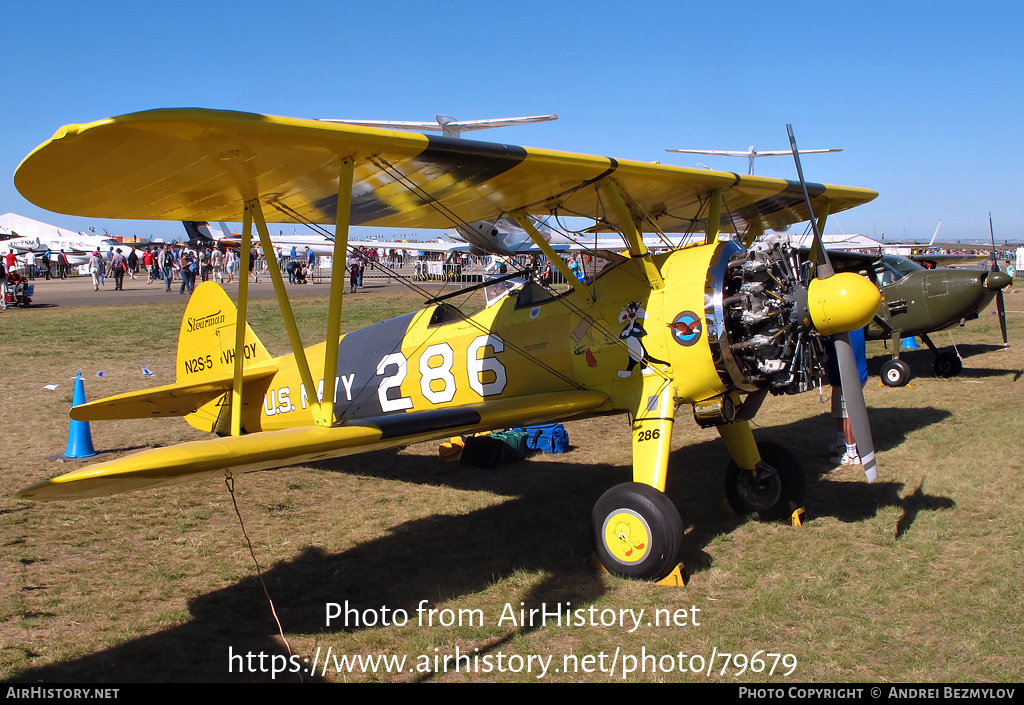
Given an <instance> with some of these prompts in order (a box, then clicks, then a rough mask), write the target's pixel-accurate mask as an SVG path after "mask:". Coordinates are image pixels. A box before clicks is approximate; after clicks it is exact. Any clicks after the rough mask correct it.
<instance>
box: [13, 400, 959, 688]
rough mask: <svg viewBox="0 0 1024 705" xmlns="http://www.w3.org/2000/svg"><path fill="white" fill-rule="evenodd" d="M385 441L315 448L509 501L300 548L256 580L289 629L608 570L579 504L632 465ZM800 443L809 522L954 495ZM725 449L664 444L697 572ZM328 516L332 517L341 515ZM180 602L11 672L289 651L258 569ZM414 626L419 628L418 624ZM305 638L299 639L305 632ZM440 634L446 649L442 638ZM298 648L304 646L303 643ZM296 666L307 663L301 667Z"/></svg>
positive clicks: (582, 600) (586, 598)
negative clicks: (495, 463)
mask: <svg viewBox="0 0 1024 705" xmlns="http://www.w3.org/2000/svg"><path fill="white" fill-rule="evenodd" d="M948 416H949V414H948V412H945V411H942V410H937V409H895V408H888V409H873V410H872V425H873V427H874V428H875V429H876V436H875V443H876V448H878V449H879V450H883V451H884V450H886V449H888V448H892V447H894V446H896V445H898V444H899V443H901V442H902V441H903V440H904V439H905V437H906V436H907V435H908V434H909V433H911V432H913V431H915V430H918V429H920V428H923V427H926V426H928V425H931V424H934V423H939V422H941V421H942V420H943V419H944V418H946V417H948ZM832 423H833V422H832V420H831V419H830V418H829V417H828V416H827V415H825V414H823V415H820V416H817V417H815V418H810V419H804V420H801V421H798V422H795V423H793V424H789V425H787V426H783V427H774V428H771V429H759V430H758V431H756V432H755V435H757V436H758V438H759V440H762V441H764V440H773V439H774V438H775V437H778V438H785V439H787V441H788V442H789V443H800V444H802V447H803V448H808V447H822V448H823V447H824V446H825V445H826V444H827V443H828V442H829V441H830V440H831V439H832V432H833V425H832ZM681 431H682V429H681ZM803 439H808V440H806V442H804V440H803ZM577 440H579V439H577ZM396 454H397V451H394V450H392V451H381V452H380V453H377V454H370V455H367V456H357V457H354V458H349V459H336V460H332V461H325V462H323V463H320V464H319V467H320V468H321V469H323V470H326V471H329V472H351V473H355V474H360V475H364V476H374V477H380V478H386V479H393V480H401V481H404V482H415V483H420V484H425V485H436V486H442V487H450V488H455V489H460V490H484V491H490V492H493V493H496V494H499V495H503V496H506V497H508V499H507V500H506V501H503V502H500V503H498V504H495V505H491V506H488V507H485V508H482V509H478V510H476V511H472V512H469V513H468V514H462V515H433V516H429V517H425V518H421V519H414V520H412V521H407V522H404V523H401V524H398V525H396V526H394V527H392V528H391V530H390V532H389V533H388V534H387V535H386V536H382V537H380V538H376V539H373V540H370V541H366V542H363V543H358V544H357V545H355V546H354V547H353V548H350V549H348V550H345V551H342V552H340V553H335V554H331V553H328V552H326V551H324V550H323V549H321V548H318V547H309V548H305V549H303V550H302V551H300V552H299V553H297V554H296V555H295V556H294V557H293V558H292V559H290V560H287V561H282V562H280V563H278V564H276V565H274V566H272V567H270V568H269V569H266V570H265V571H264V573H263V575H264V578H265V580H266V584H267V588H268V590H269V592H270V595H271V597H272V598H273V599H274V602H275V607H276V612H277V615H278V617H279V618H280V621H281V623H282V624H283V625H284V628H285V629H286V631H287V632H288V633H291V634H317V633H323V634H329V633H331V632H337V631H351V630H352V628H349V629H346V628H344V627H343V626H341V624H342V623H341V621H340V620H335V621H334V622H333V624H332V626H331V627H329V628H328V627H326V626H325V609H326V604H327V603H329V602H330V603H341V604H344V603H345V601H346V600H347V601H348V603H349V606H352V607H355V608H357V609H358V610H360V611H362V610H366V609H370V610H376V611H377V612H378V613H379V610H380V608H381V606H382V605H386V606H387V607H388V608H389V609H390V610H396V609H404V610H406V612H407V613H408V614H409V615H410V624H415V620H416V609H417V607H418V606H419V605H420V601H421V600H427V601H428V603H427V607H440V606H442V604H441V603H447V606H449V607H452V608H454V609H456V610H458V609H460V608H464V607H465V605H464V604H461V603H460V601H459V600H458V598H460V597H464V596H467V595H474V594H477V593H479V592H481V591H483V590H486V589H488V588H490V587H492V586H493V585H494V583H495V582H497V581H498V580H501V579H503V578H507V577H508V576H510V575H512V574H514V573H515V572H516V571H520V570H521V571H527V572H536V573H542V574H544V575H546V576H547V577H545V578H543V579H542V580H541V581H540V582H539V583H538V584H537V585H535V586H534V587H533V588H531V589H530V590H529V591H528V592H527V594H509V595H507V596H506V597H505V598H503V599H505V600H506V601H507V602H508V603H510V604H511V605H512V606H513V607H515V608H518V607H519V602H520V601H522V602H524V603H525V606H526V608H530V607H533V606H539V604H540V603H541V602H546V603H547V604H548V605H551V604H553V603H559V602H561V603H565V602H570V603H572V608H573V609H575V608H579V607H586V606H587V605H589V604H591V603H593V602H594V601H595V600H596V599H598V598H599V597H600V596H601V595H603V594H604V592H605V588H604V580H603V578H602V577H601V576H600V575H599V574H598V573H597V572H596V571H595V570H593V569H592V568H591V567H590V564H589V560H590V551H591V549H590V545H591V544H590V540H589V537H588V532H589V529H588V527H589V521H590V513H591V509H592V507H593V505H594V502H595V500H596V498H597V497H598V495H600V494H601V493H602V492H603V491H604V489H606V488H608V487H611V486H612V485H614V484H615V483H618V482H622V481H625V480H628V479H629V476H630V473H631V469H630V467H628V466H621V467H620V466H612V465H587V466H583V465H578V464H574V463H571V462H551V461H546V460H545V459H544V456H534V457H533V458H532V459H531V460H528V461H522V462H519V463H514V464H510V465H506V466H502V467H500V468H497V469H494V470H480V469H476V468H468V467H463V466H458V465H453V464H442V463H440V462H439V461H438V460H437V459H436V458H433V457H428V456H416V455H402V456H400V457H398V456H397V455H396ZM388 455H390V456H393V460H392V458H388V457H387V456H388ZM796 455H797V457H798V458H799V459H800V460H801V462H802V464H803V465H804V469H805V471H806V474H807V478H808V498H807V499H808V502H807V503H808V505H809V507H810V509H809V513H810V517H809V519H810V521H813V520H814V518H815V517H821V516H834V517H836V518H838V519H840V520H842V521H848V522H853V521H861V520H863V519H867V518H870V517H872V516H874V515H875V514H876V513H877V512H878V511H879V509H881V508H884V507H889V506H899V507H903V508H904V510H905V511H904V516H903V518H901V520H900V526H899V527H897V535H902V534H903V533H905V532H906V531H907V530H908V529H909V528H910V525H911V524H912V523H913V519H914V517H915V516H916V514H917V513H918V512H920V511H921V510H928V509H937V508H941V507H949V506H953V502H952V500H950V499H947V498H942V497H928V496H926V495H924V494H923V492H922V488H920V487H919V488H918V489H917V491H916V492H915V494H913V495H911V496H909V497H907V498H901V497H900V493H901V490H902V488H903V484H902V483H900V482H893V481H885V480H882V481H879V482H875V483H873V484H870V485H869V484H867V483H866V482H850V481H845V482H838V481H834V480H830V479H828V478H827V477H825V476H824V474H825V472H826V471H827V470H828V469H830V467H831V466H828V465H826V463H827V457H826V456H827V454H826V453H825V452H824V451H822V453H821V456H822V457H821V458H820V459H818V460H816V459H814V458H812V457H808V455H807V454H806V453H803V452H797V453H796ZM382 456H384V457H383V459H382ZM569 457H570V458H571V456H569ZM727 462H728V455H727V452H726V450H725V448H724V444H722V443H721V442H720V441H717V440H716V441H707V442H702V443H698V444H696V445H692V446H684V447H683V448H681V449H679V450H676V451H675V452H674V453H673V454H672V459H671V472H670V475H669V483H668V494H669V495H670V496H671V497H672V499H673V501H675V502H676V504H677V506H678V507H679V509H680V513H681V515H682V516H683V517H684V524H686V525H688V526H692V527H693V528H692V530H691V531H689V532H688V533H687V535H686V537H684V547H683V552H682V559H683V561H684V562H685V564H686V567H687V570H688V572H690V573H691V574H694V573H696V574H698V575H697V577H696V578H695V579H697V580H699V579H700V577H699V573H700V572H701V571H703V570H705V569H706V568H707V567H708V566H709V565H710V563H711V557H710V556H709V555H708V554H707V553H706V552H705V549H706V548H707V546H708V545H709V543H710V542H711V541H712V540H713V539H714V538H715V537H716V536H719V535H721V534H724V533H728V532H731V531H733V530H734V529H735V528H736V527H737V526H738V525H739V524H741V523H742V522H743V521H744V519H741V518H737V517H734V516H729V515H728V514H726V513H723V512H722V511H721V504H722V500H723V498H724V489H723V486H722V477H723V471H724V468H725V466H726V464H727ZM883 477H884V472H883ZM354 499H357V498H354ZM243 511H244V510H243ZM243 516H244V514H243ZM338 520H339V521H344V517H339V519H338ZM729 560H735V561H742V560H743V556H742V555H734V556H732V557H731V558H730V559H729ZM452 601H454V602H452ZM189 611H190V612H191V615H192V619H191V621H189V622H187V623H185V624H181V625H178V626H174V627H171V628H168V629H165V630H163V631H160V632H158V633H156V634H152V635H149V636H144V637H140V638H138V639H134V640H131V641H128V642H125V643H123V644H120V645H118V646H115V647H113V648H110V649H107V650H104V651H101V652H97V653H93V654H89V655H87V656H83V657H81V658H78V659H74V660H71V661H67V662H63V663H59V664H54V665H49V666H44V667H40V668H35V669H29V670H26V671H24V672H22V673H20V674H18V675H17V676H16V678H15V679H16V680H17V681H22V682H37V681H40V682H50V683H52V682H61V681H79V682H101V681H108V682H140V681H164V682H168V681H199V682H210V681H252V680H260V681H263V680H266V681H269V680H271V678H270V674H269V673H251V672H246V673H238V672H237V671H238V669H237V668H236V669H235V672H234V673H229V672H228V653H229V648H230V649H231V650H232V651H231V653H233V654H236V655H237V654H246V653H254V654H258V653H260V652H263V653H264V654H267V655H268V658H269V656H270V655H272V654H276V655H285V654H286V651H285V649H284V647H283V645H282V644H281V642H280V639H279V637H278V635H277V633H276V628H275V626H274V623H273V620H272V617H271V615H270V612H269V608H268V606H267V603H266V599H265V597H264V595H263V591H262V588H261V587H260V584H259V581H258V579H257V578H256V577H250V578H246V579H244V580H242V581H240V582H238V583H236V584H234V585H231V586H229V587H226V588H223V589H220V590H216V591H214V592H210V593H207V594H205V595H201V596H199V597H197V598H194V599H192V600H191V601H190V602H189ZM499 616H500V614H485V624H487V625H495V624H496V623H497V620H498V618H499ZM383 628H384V629H390V628H393V627H383ZM356 629H358V627H356ZM529 630H530V628H529V627H526V628H513V627H510V626H506V627H502V628H499V629H495V630H493V631H494V634H492V635H486V634H484V635H482V636H480V637H479V638H478V639H477V640H476V642H475V643H465V644H463V643H460V648H461V649H462V650H463V652H466V651H467V650H468V651H472V649H479V652H478V653H480V654H485V653H487V652H488V651H493V650H496V649H498V648H500V647H501V645H502V644H504V643H505V642H507V641H508V640H509V639H510V638H512V637H514V636H515V635H516V634H519V633H523V632H524V631H529ZM423 632H424V634H425V635H428V636H429V634H430V631H429V629H428V628H426V627H424V628H423ZM303 641H304V642H305V645H308V644H309V640H308V639H303ZM433 646H434V644H433V643H431V648H432V647H433ZM437 646H442V645H441V644H440V643H439V644H437ZM450 646H451V645H450V644H449V645H445V647H444V648H445V649H448V650H450ZM423 650H424V651H429V650H430V649H423ZM442 650H444V649H442ZM364 651H365V652H367V653H372V652H373V649H372V647H367V648H366V649H364ZM302 656H309V657H311V658H312V656H313V654H312V653H310V654H302ZM236 663H237V662H236ZM268 663H269V662H268ZM427 677H428V678H429V676H427ZM305 678H306V679H307V680H316V679H317V678H318V677H317V676H316V675H309V674H306V675H305ZM421 679H422V678H421ZM276 680H277V681H295V680H297V677H296V675H295V674H292V673H289V674H279V675H278V677H277V679H276Z"/></svg>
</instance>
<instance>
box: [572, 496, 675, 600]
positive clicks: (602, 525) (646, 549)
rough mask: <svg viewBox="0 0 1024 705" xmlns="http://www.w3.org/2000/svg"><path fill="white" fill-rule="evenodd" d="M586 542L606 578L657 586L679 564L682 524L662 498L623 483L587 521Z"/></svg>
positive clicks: (598, 502) (667, 502)
mask: <svg viewBox="0 0 1024 705" xmlns="http://www.w3.org/2000/svg"><path fill="white" fill-rule="evenodd" d="M590 538H591V541H592V543H593V546H594V552H595V553H596V554H597V557H598V560H600V561H601V564H602V565H603V566H604V567H605V568H606V569H607V570H608V572H609V573H611V574H613V575H619V576H622V577H625V578H637V579H640V580H660V579H661V578H664V577H665V576H666V575H668V574H669V573H671V572H672V569H673V568H675V567H676V564H678V562H679V550H680V548H681V547H682V544H683V520H682V519H680V518H679V511H678V510H677V509H676V506H675V505H674V504H673V503H672V500H671V499H669V498H668V495H666V494H665V493H664V492H660V491H658V490H656V489H655V488H653V487H651V486H650V485H644V484H641V483H639V482H624V483H622V484H621V485H616V486H615V487H612V488H611V489H610V490H608V491H607V492H605V493H604V494H603V495H601V498H600V499H599V500H597V503H596V504H595V505H594V511H593V513H592V514H591V517H590Z"/></svg>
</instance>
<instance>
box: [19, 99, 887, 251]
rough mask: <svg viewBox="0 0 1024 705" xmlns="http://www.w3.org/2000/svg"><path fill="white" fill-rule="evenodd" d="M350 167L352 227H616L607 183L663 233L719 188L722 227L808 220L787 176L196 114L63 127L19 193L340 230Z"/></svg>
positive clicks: (841, 206) (857, 199)
mask: <svg viewBox="0 0 1024 705" xmlns="http://www.w3.org/2000/svg"><path fill="white" fill-rule="evenodd" d="M345 158H351V159H353V160H354V163H355V174H354V188H353V201H352V212H351V218H350V222H351V223H352V224H353V225H375V226H386V227H418V228H448V227H452V226H453V225H457V224H459V223H467V222H472V221H477V220H484V219H488V218H494V217H497V216H500V215H502V214H507V213H515V212H523V213H527V214H531V215H548V214H550V213H552V212H560V213H562V214H565V215H582V216H586V217H591V218H603V219H604V220H605V221H608V220H612V221H614V218H613V217H612V216H610V215H609V213H610V210H611V209H610V208H608V206H607V204H606V203H603V202H602V200H601V192H600V189H598V188H595V185H596V184H597V183H598V182H599V181H602V180H604V179H608V178H611V179H614V181H615V182H616V183H617V184H618V185H619V187H620V188H621V190H622V191H624V192H625V193H626V194H627V195H628V198H629V200H630V202H631V206H632V207H633V208H634V209H635V210H636V211H638V214H644V215H646V216H647V217H649V218H650V219H651V220H652V221H653V222H654V223H656V224H657V226H658V227H659V228H660V229H661V230H662V231H664V232H683V231H693V230H701V229H703V223H704V220H703V219H704V218H705V217H706V212H707V209H708V208H707V203H708V200H709V194H710V193H711V192H712V191H714V190H716V189H722V191H723V193H724V196H723V207H722V218H721V223H722V226H721V229H722V230H730V231H731V230H743V229H745V228H746V226H747V225H748V224H749V223H750V222H752V221H755V220H760V221H761V222H762V223H763V224H764V225H765V226H766V227H773V228H778V227H782V226H784V225H787V224H790V223H795V222H800V221H803V220H806V219H807V218H808V213H807V208H806V206H805V204H804V199H803V195H802V191H801V189H800V186H799V184H797V183H795V182H791V181H784V180H781V179H769V178H764V177H755V176H739V175H737V174H733V173H727V172H715V171H707V170H704V169H686V168H682V167H675V166H668V165H663V164H654V163H645V162H637V161H624V160H616V159H611V158H609V157H598V156H589V155H583V154H571V153H567V152H556V151H550V150H541V149H532V148H526V147H515V146H509V145H502V144H492V143H487V142H478V141H470V140H458V139H451V138H445V137H433V136H427V135H420V134H411V133H400V132H393V131H387V130H379V129H372V128H365V127H356V126H352V125H341V124H334V123H324V122H319V121H315V120H299V119H293V118H280V117H272V116H266V115H254V114H249V113H238V112H228V111H213V110H199V109H173V110H153V111H149V112H143V113H134V114H131V115H124V116H121V117H117V118H111V119H108V120H101V121H98V122H93V123H88V124H83V125H67V126H65V127H62V128H61V129H59V130H58V131H57V133H56V134H55V135H54V136H53V137H52V138H51V139H50V140H48V141H47V142H45V143H43V144H42V145H40V146H39V147H38V148H36V150H35V151H33V152H32V154H30V155H29V156H28V157H26V158H25V160H24V161H23V162H22V163H21V165H20V166H19V167H18V170H17V172H16V174H15V184H16V185H17V187H18V190H19V191H21V193H22V195H24V196H25V197H26V198H27V199H28V200H30V201H32V202H33V203H35V204H36V205H39V206H41V207H43V208H46V209H49V210H53V211H58V212H61V213H68V214H73V215H81V216H89V217H104V218H133V219H152V220H206V221H210V222H214V221H220V220H226V221H238V220H240V219H241V209H242V205H241V204H242V203H243V202H244V201H248V200H251V199H255V198H259V199H260V200H261V201H262V202H263V203H264V204H265V206H264V208H265V209H267V211H268V213H267V220H270V221H272V222H305V221H312V222H316V223H333V222H334V221H335V211H336V203H337V187H338V183H339V174H340V169H341V167H340V163H341V160H342V159H345ZM808 188H809V191H810V194H811V196H812V199H813V207H814V208H815V210H816V211H817V209H818V207H819V206H821V205H823V200H824V199H828V201H829V203H830V207H829V211H830V212H832V213H835V212H837V211H840V210H845V209H847V208H851V207H853V206H856V205H859V204H861V203H866V202H867V201H870V200H871V199H873V198H875V196H876V195H877V194H876V193H875V192H874V191H870V190H867V189H857V188H847V187H840V186H825V185H821V184H809V185H808ZM273 210H276V211H277V212H276V213H273V212H272V211H273Z"/></svg>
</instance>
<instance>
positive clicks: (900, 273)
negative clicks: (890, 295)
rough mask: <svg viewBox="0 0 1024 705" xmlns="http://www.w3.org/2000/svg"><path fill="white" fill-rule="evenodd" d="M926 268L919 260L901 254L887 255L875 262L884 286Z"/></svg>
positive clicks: (876, 270)
mask: <svg viewBox="0 0 1024 705" xmlns="http://www.w3.org/2000/svg"><path fill="white" fill-rule="evenodd" d="M922 269H924V267H922V266H921V265H919V264H918V263H917V262H912V261H911V260H909V259H907V258H905V257H900V256H899V255H885V256H884V257H882V259H881V260H879V262H878V263H876V264H875V272H877V273H878V278H879V281H880V282H881V284H882V286H886V285H888V284H892V283H894V282H898V281H899V280H900V279H903V277H905V276H907V275H908V274H911V273H913V272H917V271H919V270H922Z"/></svg>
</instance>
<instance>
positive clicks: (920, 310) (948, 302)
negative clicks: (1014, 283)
mask: <svg viewBox="0 0 1024 705" xmlns="http://www.w3.org/2000/svg"><path fill="white" fill-rule="evenodd" d="M830 254H831V257H832V261H833V262H834V263H835V265H836V269H837V270H840V271H856V272H862V273H864V275H865V276H867V277H869V278H870V279H871V280H872V281H874V282H875V285H876V286H878V288H879V290H880V292H881V295H882V301H881V304H880V305H879V307H878V311H877V314H876V315H875V317H874V319H873V320H872V322H871V324H870V325H869V326H868V327H867V329H866V331H865V337H866V338H867V339H868V340H891V341H892V349H893V352H892V359H891V360H889V361H887V362H886V363H885V364H884V365H882V373H881V376H882V382H884V383H885V384H886V385H888V386H890V387H902V386H904V385H905V384H907V382H909V381H910V366H909V365H907V363H906V362H904V361H903V360H900V359H899V356H900V341H901V339H902V338H909V337H912V336H918V337H920V338H921V339H922V340H924V342H925V344H926V345H927V346H928V348H929V349H930V350H931V351H932V352H933V353H934V354H935V362H934V369H935V374H936V375H937V376H939V377H955V376H956V375H958V374H960V372H961V371H962V370H963V362H962V361H961V359H960V356H959V355H958V354H957V353H956V352H953V351H950V350H939V349H938V348H937V347H936V346H935V344H934V343H933V342H932V340H931V338H929V337H928V334H929V333H934V332H936V331H940V330H945V329H946V328H951V327H952V326H955V325H957V324H961V325H962V324H963V323H964V322H965V321H968V320H971V319H974V318H977V317H978V314H979V313H980V312H981V311H982V310H984V308H985V307H986V306H988V305H989V304H990V303H991V302H992V299H993V298H994V297H995V296H996V294H997V292H1000V291H1002V289H1004V288H1005V287H1007V286H1008V285H1009V284H1010V283H1011V279H1010V277H1009V276H1007V275H1006V274H1004V273H1003V272H998V271H996V272H989V271H983V270H978V269H949V268H942V267H939V268H935V269H926V268H925V267H922V266H921V265H919V264H917V263H916V262H913V261H911V260H910V259H908V258H905V257H901V256H899V255H871V254H861V253H855V252H831V253H830ZM1004 342H1005V329H1004Z"/></svg>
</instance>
